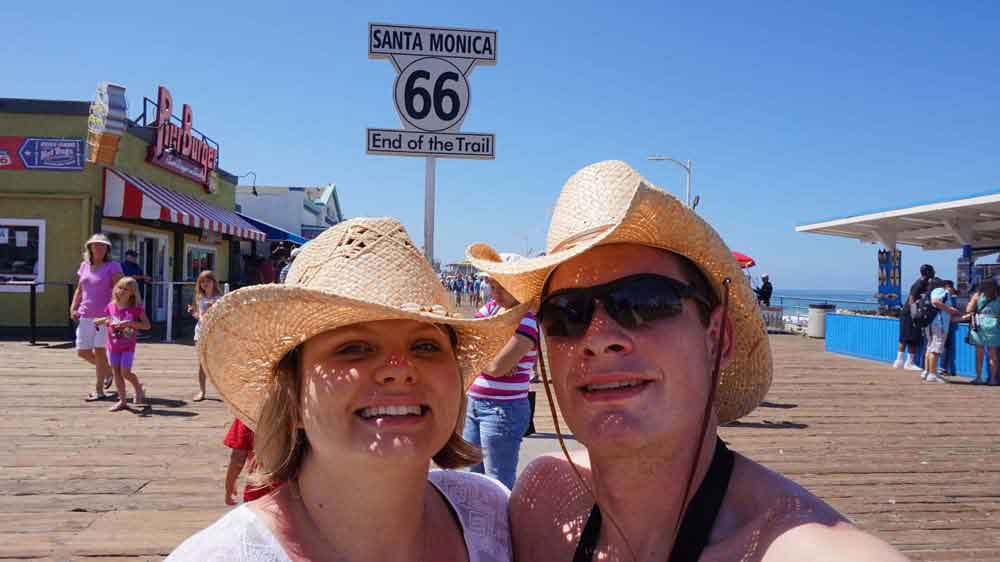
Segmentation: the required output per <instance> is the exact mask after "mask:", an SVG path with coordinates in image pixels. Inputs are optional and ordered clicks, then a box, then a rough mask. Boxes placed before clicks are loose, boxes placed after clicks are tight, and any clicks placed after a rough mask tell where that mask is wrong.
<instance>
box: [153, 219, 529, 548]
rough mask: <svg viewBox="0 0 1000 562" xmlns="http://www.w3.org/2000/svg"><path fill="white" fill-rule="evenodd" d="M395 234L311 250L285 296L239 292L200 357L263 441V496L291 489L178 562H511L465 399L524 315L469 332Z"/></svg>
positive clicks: (376, 223)
mask: <svg viewBox="0 0 1000 562" xmlns="http://www.w3.org/2000/svg"><path fill="white" fill-rule="evenodd" d="M448 302H449V299H448V295H447V293H446V292H445V290H444V288H443V287H442V286H441V284H440V283H439V282H438V279H437V277H436V275H435V274H434V271H433V270H432V269H431V267H430V264H428V263H427V260H426V259H425V258H424V256H423V255H421V254H420V252H419V251H418V250H417V248H416V247H415V246H414V245H413V243H412V242H411V241H410V238H409V237H408V236H407V234H406V231H405V230H404V229H403V227H402V225H401V224H400V223H399V222H398V221H396V220H394V219H353V220H350V221H346V222H343V223H340V224H338V225H336V226H334V227H333V228H331V229H329V230H327V231H326V232H324V233H323V234H321V235H320V236H319V237H317V238H316V239H315V240H313V241H312V242H310V243H309V245H308V246H306V247H305V248H303V249H302V252H301V253H300V254H299V255H298V257H297V258H296V260H295V263H294V265H293V266H292V269H291V271H290V272H289V274H288V278H287V279H286V282H285V284H284V285H280V284H272V285H267V286H255V287H247V288H244V289H240V290H238V291H235V292H233V293H230V294H228V295H226V296H225V297H223V298H222V299H221V300H220V301H219V302H218V303H216V305H215V306H213V307H212V308H211V309H210V310H209V312H208V314H207V315H206V317H205V318H204V320H203V326H202V332H201V336H202V337H201V339H200V340H199V342H198V353H199V355H200V357H201V361H202V364H203V365H204V366H205V370H206V371H207V373H208V376H209V378H211V379H212V382H213V383H214V384H215V386H216V388H217V389H218V391H219V394H220V395H221V396H222V397H223V399H224V400H225V401H226V403H227V404H228V405H229V407H230V409H231V410H232V411H233V413H234V414H235V415H236V416H237V417H238V418H239V419H240V420H242V421H243V423H245V424H246V425H247V426H248V427H249V428H250V429H252V430H253V431H254V432H255V443H254V453H255V458H254V463H255V468H254V471H255V478H254V480H255V483H256V484H258V485H266V484H272V483H276V482H285V484H284V485H282V486H280V487H279V488H278V489H277V490H275V491H274V492H272V493H270V494H268V495H267V496H265V497H263V498H260V499H258V500H255V501H253V502H251V503H249V504H244V505H242V506H240V507H238V508H236V509H234V510H233V511H231V512H230V513H229V514H227V515H226V516H224V517H223V518H222V519H220V520H219V521H217V522H216V523H214V524H213V525H212V526H211V527H209V528H208V529H205V530H204V531H202V532H200V533H198V534H196V535H195V536H193V537H191V538H190V539H188V540H187V541H186V542H185V543H184V544H182V545H181V546H180V547H179V548H178V549H177V550H176V551H174V553H173V554H171V556H170V557H169V558H168V559H169V560H173V561H179V560H192V561H194V560H198V561H201V560H246V561H248V562H249V561H251V560H252V561H257V560H274V561H288V560H321V559H322V560H331V559H333V560H426V561H438V560H469V561H470V562H477V561H481V562H493V561H506V560H509V559H510V555H511V553H510V544H509V528H508V523H507V510H506V502H507V496H508V491H507V490H506V488H504V487H503V486H502V485H500V484H498V483H497V482H496V481H494V480H492V479H489V478H486V477H483V476H480V475H477V474H472V473H469V472H464V471H452V470H434V471H430V473H428V467H429V464H430V462H431V460H433V461H434V462H435V463H436V464H437V465H438V466H440V467H443V468H458V467H462V466H467V465H469V464H473V463H475V462H477V461H478V460H479V455H478V451H477V450H476V449H475V448H473V447H472V446H470V445H469V444H468V443H466V442H465V441H464V440H463V439H462V438H461V433H462V427H461V425H462V424H461V421H462V419H463V417H464V414H465V411H464V409H463V396H464V392H465V388H466V386H467V385H468V383H469V382H470V381H471V379H472V377H474V376H475V375H476V374H477V373H478V372H479V371H480V370H481V369H482V368H483V366H484V365H485V364H486V363H487V362H488V361H489V360H490V358H491V357H492V356H493V355H495V354H496V353H497V352H498V351H499V350H500V348H501V347H503V345H504V343H506V341H507V339H508V338H509V337H510V335H511V334H512V333H513V332H514V328H515V327H516V326H517V323H518V321H519V320H520V315H521V314H523V311H524V308H523V307H520V308H517V309H514V310H512V311H510V312H509V313H507V314H503V315H499V316H494V317H491V318H486V319H481V320H470V319H461V318H458V317H457V316H456V315H454V314H453V313H451V312H450V310H449V309H448Z"/></svg>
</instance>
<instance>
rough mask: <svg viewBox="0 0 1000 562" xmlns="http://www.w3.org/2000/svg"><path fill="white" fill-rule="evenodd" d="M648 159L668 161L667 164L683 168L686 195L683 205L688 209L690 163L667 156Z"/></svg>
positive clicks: (689, 203)
mask: <svg viewBox="0 0 1000 562" xmlns="http://www.w3.org/2000/svg"><path fill="white" fill-rule="evenodd" d="M648 159H649V160H656V161H661V160H666V161H669V162H673V163H674V164H677V165H678V166H680V167H681V168H684V171H685V172H687V193H686V194H685V197H684V204H686V205H687V206H688V207H690V206H691V166H692V164H691V161H690V160H688V161H687V162H681V161H680V160H678V159H676V158H671V157H669V156H650V157H649V158H648Z"/></svg>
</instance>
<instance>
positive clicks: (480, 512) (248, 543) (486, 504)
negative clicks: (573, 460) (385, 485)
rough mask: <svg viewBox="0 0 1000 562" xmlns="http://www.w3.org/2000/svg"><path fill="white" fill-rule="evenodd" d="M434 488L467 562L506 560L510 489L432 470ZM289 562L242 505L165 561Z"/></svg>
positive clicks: (488, 480)
mask: <svg viewBox="0 0 1000 562" xmlns="http://www.w3.org/2000/svg"><path fill="white" fill-rule="evenodd" d="M427 479H428V481H430V483H431V484H433V485H434V487H435V488H437V489H438V490H439V491H440V492H441V494H442V495H444V497H445V498H447V499H448V503H449V504H451V507H452V509H454V510H455V513H456V514H458V518H459V519H460V520H461V522H462V535H463V536H464V537H465V547H466V549H467V550H468V552H469V562H509V561H510V560H511V547H510V526H509V523H508V519H507V501H508V500H509V499H510V491H509V490H507V487H506V486H504V485H503V484H501V483H500V482H498V481H496V480H494V479H492V478H489V477H486V476H483V475H481V474H474V473H471V472H464V471H455V470H432V471H431V472H430V474H429V475H428V478H427ZM223 561H225V562H291V561H290V560H289V558H288V555H287V554H286V553H285V550H284V549H283V548H282V547H281V544H280V543H279V542H278V539H276V538H275V537H274V535H273V534H272V533H271V530H270V529H269V528H268V527H267V525H266V524H265V523H264V522H263V521H261V520H260V519H259V518H258V517H257V515H256V514H255V513H254V512H253V511H252V510H251V509H250V508H248V507H247V505H246V504H243V505H241V506H239V507H237V508H236V509H233V510H232V511H230V512H229V513H227V514H226V515H224V516H222V518H221V519H219V520H218V521H216V522H215V523H213V524H212V525H211V526H210V527H208V528H207V529H204V530H202V531H200V532H198V533H197V534H195V535H194V536H192V537H190V538H189V539H187V540H186V541H184V542H183V543H181V545H180V546H178V547H177V549H176V550H174V551H173V552H172V553H171V554H170V556H168V557H167V560H166V562H223Z"/></svg>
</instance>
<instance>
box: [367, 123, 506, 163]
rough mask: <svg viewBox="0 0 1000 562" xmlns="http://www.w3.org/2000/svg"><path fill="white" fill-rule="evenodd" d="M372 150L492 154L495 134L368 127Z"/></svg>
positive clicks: (472, 155)
mask: <svg viewBox="0 0 1000 562" xmlns="http://www.w3.org/2000/svg"><path fill="white" fill-rule="evenodd" d="M368 153H369V154H388V155H395V154H401V155H403V156H433V157H435V158H478V159H483V158H489V159H492V158H493V157H494V154H493V135H491V134H487V133H422V132H420V131H399V130H396V129H368Z"/></svg>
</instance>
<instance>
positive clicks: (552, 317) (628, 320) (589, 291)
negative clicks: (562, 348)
mask: <svg viewBox="0 0 1000 562" xmlns="http://www.w3.org/2000/svg"><path fill="white" fill-rule="evenodd" d="M685 298H691V299H694V300H695V301H697V302H698V303H699V304H700V305H702V306H704V307H705V308H706V309H709V308H710V307H711V304H710V303H709V302H708V300H707V299H706V298H704V297H703V296H702V295H700V294H698V291H697V290H696V289H695V288H694V287H693V286H691V285H689V284H687V283H684V282H683V281H678V280H677V279H674V278H672V277H666V276H664V275H656V274H654V273H640V274H638V275H629V276H628V277H622V278H621V279H616V280H614V281H612V282H610V283H605V284H603V285H595V286H593V287H583V288H579V289H562V290H560V291H556V292H554V293H552V294H551V295H549V296H547V297H545V299H543V300H542V304H541V306H539V308H538V320H539V322H540V323H541V326H542V331H543V332H544V333H545V335H546V336H551V337H557V338H566V337H569V338H578V337H580V336H582V335H583V334H585V333H586V332H587V328H588V327H589V326H590V321H591V320H592V319H593V318H594V310H595V309H596V302H597V301H601V303H602V304H604V309H605V310H607V311H608V316H610V317H611V318H613V319H614V321H615V322H617V323H618V324H619V325H620V326H622V327H623V328H626V329H629V330H633V329H635V328H638V327H639V326H642V325H643V324H645V323H647V322H653V321H655V320H661V319H664V318H671V317H673V316H676V315H678V314H680V313H681V310H683V304H682V302H681V301H682V300H683V299H685Z"/></svg>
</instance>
